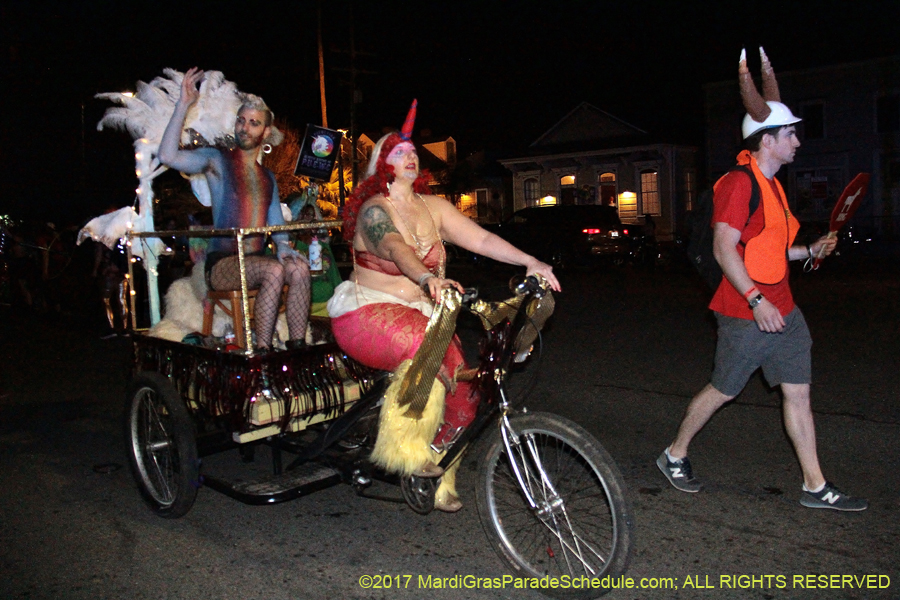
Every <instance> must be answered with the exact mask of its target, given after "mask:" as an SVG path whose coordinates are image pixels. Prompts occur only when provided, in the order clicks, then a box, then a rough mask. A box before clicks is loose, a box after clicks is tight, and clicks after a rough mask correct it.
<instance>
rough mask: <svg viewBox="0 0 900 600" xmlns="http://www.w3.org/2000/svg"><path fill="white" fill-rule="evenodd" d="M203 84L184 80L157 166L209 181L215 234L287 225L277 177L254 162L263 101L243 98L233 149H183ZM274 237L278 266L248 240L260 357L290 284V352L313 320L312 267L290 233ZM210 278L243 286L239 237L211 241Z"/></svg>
mask: <svg viewBox="0 0 900 600" xmlns="http://www.w3.org/2000/svg"><path fill="white" fill-rule="evenodd" d="M202 79H203V71H201V70H199V69H197V68H196V67H195V68H193V69H191V70H189V71H188V72H187V73H185V74H184V79H183V80H182V82H181V96H180V97H179V98H178V102H176V104H175V110H174V112H173V113H172V118H171V119H170V120H169V124H168V125H167V126H166V130H165V132H164V133H163V137H162V140H161V142H160V144H159V159H160V161H161V162H162V163H163V164H165V165H166V166H168V167H171V168H173V169H177V170H179V171H181V172H182V173H188V174H195V173H203V174H204V175H205V176H206V179H207V181H208V182H209V189H210V195H211V198H212V214H213V226H214V227H215V228H216V229H228V228H233V227H264V226H267V225H284V217H283V216H282V213H281V203H280V201H279V198H278V186H277V184H276V183H275V176H274V175H273V174H272V172H271V171H270V170H268V169H266V168H264V167H263V166H261V165H260V164H259V163H258V162H257V157H258V156H259V152H260V149H261V147H262V146H263V144H264V143H265V142H266V141H267V138H268V137H269V135H270V134H271V133H272V120H273V115H272V111H270V110H269V108H268V106H266V104H265V102H263V101H262V98H259V97H257V96H253V95H249V94H248V95H246V96H243V97H242V105H241V107H240V108H239V109H238V112H237V117H236V119H235V123H234V137H235V142H236V147H235V148H234V149H231V150H226V149H218V148H199V149H196V150H184V149H180V148H179V141H180V139H181V131H182V129H183V128H184V121H185V117H186V116H187V111H188V109H189V108H190V107H191V105H193V104H194V102H196V101H197V99H198V98H199V96H200V91H199V89H198V84H199V83H200V81H201V80H202ZM272 237H273V239H274V240H275V242H276V245H277V248H278V252H277V257H278V258H277V260H276V259H275V258H273V257H270V256H265V255H264V247H265V238H263V237H262V236H248V237H247V238H245V239H244V252H245V263H244V264H245V270H246V277H247V285H248V287H249V288H250V289H258V290H259V291H258V292H257V296H256V306H255V315H254V316H255V320H256V323H255V332H256V344H257V349H258V350H261V351H267V350H269V349H270V348H271V346H272V336H273V332H274V331H275V319H276V318H277V316H278V304H279V302H280V300H281V291H282V289H283V287H284V285H285V284H287V285H288V286H289V288H288V289H289V291H288V294H287V299H286V301H285V304H286V309H285V312H286V316H287V323H288V330H289V332H290V339H289V340H288V341H287V346H288V348H297V347H302V346H303V345H304V343H305V338H306V324H307V320H308V319H309V303H310V273H309V265H308V264H307V262H306V259H305V257H303V256H302V255H300V254H299V253H298V252H297V251H296V250H294V249H293V248H292V247H291V245H290V243H289V241H288V235H287V234H286V233H278V234H274V235H273V236H272ZM206 279H207V283H208V284H209V286H210V288H211V289H215V290H235V289H239V288H240V285H241V273H240V265H239V264H238V257H237V247H236V241H235V240H234V239H231V238H212V240H211V241H210V244H209V248H208V253H207V258H206Z"/></svg>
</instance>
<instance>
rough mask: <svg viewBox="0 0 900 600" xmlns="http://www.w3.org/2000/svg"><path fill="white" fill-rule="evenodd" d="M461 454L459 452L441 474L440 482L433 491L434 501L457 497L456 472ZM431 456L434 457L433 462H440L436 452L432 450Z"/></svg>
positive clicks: (460, 462)
mask: <svg viewBox="0 0 900 600" xmlns="http://www.w3.org/2000/svg"><path fill="white" fill-rule="evenodd" d="M463 454H464V452H461V453H460V454H459V456H457V457H456V460H454V461H453V464H451V465H450V466H449V467H447V470H446V471H444V474H443V475H442V476H441V484H440V485H439V486H438V489H437V491H436V492H435V493H434V501H435V503H440V502H444V503H448V502H449V501H450V499H451V498H457V499H458V498H459V494H457V493H456V472H457V471H458V470H459V465H460V464H462V457H463ZM432 456H433V457H434V464H437V463H438V462H440V458H441V457H440V455H439V454H438V453H437V452H432Z"/></svg>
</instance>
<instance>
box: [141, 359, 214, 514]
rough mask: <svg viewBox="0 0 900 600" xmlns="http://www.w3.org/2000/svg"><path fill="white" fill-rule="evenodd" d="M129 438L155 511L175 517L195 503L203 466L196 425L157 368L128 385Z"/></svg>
mask: <svg viewBox="0 0 900 600" xmlns="http://www.w3.org/2000/svg"><path fill="white" fill-rule="evenodd" d="M125 401H126V407H125V437H126V445H127V447H128V449H129V462H130V463H131V469H132V473H133V474H134V478H135V479H136V480H137V484H138V490H139V491H140V492H141V496H142V497H143V498H144V500H145V501H146V502H147V504H148V505H149V506H150V509H151V510H153V512H155V513H156V514H157V515H159V516H161V517H166V518H170V519H174V518H177V517H181V516H183V515H184V514H186V513H187V512H188V511H189V510H190V509H191V506H192V505H193V504H194V499H195V498H196V497H197V488H198V487H199V485H200V484H199V479H200V469H199V461H198V459H197V441H196V437H195V435H194V425H193V422H192V421H191V418H190V416H189V415H188V411H187V408H185V406H184V403H183V402H182V400H181V396H180V395H179V394H178V392H177V391H176V390H175V388H174V387H173V386H172V384H171V382H170V381H169V380H168V379H167V378H166V377H164V376H163V375H160V374H159V373H142V374H140V375H138V376H137V377H135V378H134V380H133V381H132V382H131V385H130V386H129V387H128V394H127V396H126V400H125Z"/></svg>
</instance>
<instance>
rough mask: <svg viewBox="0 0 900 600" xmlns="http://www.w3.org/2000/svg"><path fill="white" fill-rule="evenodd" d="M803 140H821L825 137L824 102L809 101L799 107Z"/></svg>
mask: <svg viewBox="0 0 900 600" xmlns="http://www.w3.org/2000/svg"><path fill="white" fill-rule="evenodd" d="M800 108H801V111H802V116H803V120H802V121H801V122H800V126H801V127H802V128H803V132H802V136H803V139H804V140H821V139H823V138H824V137H825V103H824V102H809V103H807V104H804V105H802V106H801V107H800Z"/></svg>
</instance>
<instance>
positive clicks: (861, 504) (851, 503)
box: [800, 483, 869, 511]
mask: <svg viewBox="0 0 900 600" xmlns="http://www.w3.org/2000/svg"><path fill="white" fill-rule="evenodd" d="M800 504H802V505H803V506H805V507H807V508H830V509H831V510H844V511H860V510H866V509H867V508H869V503H868V502H866V500H865V499H863V498H852V497H850V496H848V495H847V494H845V493H843V492H842V491H840V490H839V489H837V488H836V487H834V485H833V484H831V483H826V484H825V487H823V488H822V489H821V490H819V491H818V492H810V491H809V490H807V489H806V487H804V488H803V494H802V495H801V496H800Z"/></svg>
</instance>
